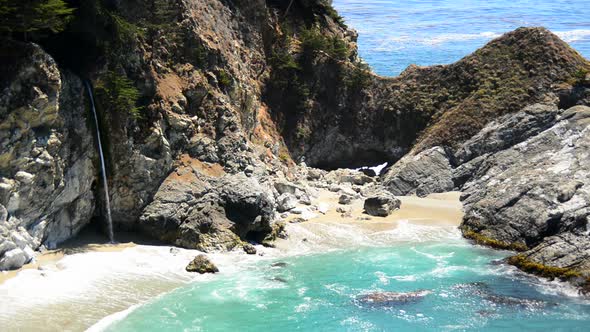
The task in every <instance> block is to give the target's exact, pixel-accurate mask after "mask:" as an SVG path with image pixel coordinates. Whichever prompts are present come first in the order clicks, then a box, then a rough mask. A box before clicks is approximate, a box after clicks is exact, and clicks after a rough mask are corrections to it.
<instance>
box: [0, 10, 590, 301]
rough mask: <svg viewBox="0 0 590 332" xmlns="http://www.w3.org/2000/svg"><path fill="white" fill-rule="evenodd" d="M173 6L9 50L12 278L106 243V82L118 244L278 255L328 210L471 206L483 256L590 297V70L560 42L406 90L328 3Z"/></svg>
mask: <svg viewBox="0 0 590 332" xmlns="http://www.w3.org/2000/svg"><path fill="white" fill-rule="evenodd" d="M155 3H156V2H154V6H155ZM165 3H166V5H165V8H159V10H153V8H152V7H151V6H148V5H142V4H140V2H136V1H130V2H127V1H125V2H123V1H106V2H103V1H99V0H94V1H84V2H82V3H81V4H80V7H79V9H78V10H77V12H76V17H75V18H74V19H73V21H72V22H71V23H70V28H68V29H66V30H65V31H63V32H61V33H60V34H57V35H53V36H50V37H43V38H39V39H38V40H37V41H36V43H31V42H24V41H18V40H9V41H8V40H6V41H3V47H2V48H1V51H0V58H1V60H2V61H1V65H0V72H1V73H2V75H1V77H2V79H1V82H0V89H1V91H2V92H1V95H0V269H2V270H6V269H15V268H19V267H20V266H22V265H23V264H26V263H27V262H29V261H30V260H31V259H33V257H34V251H37V250H44V249H50V248H55V247H56V246H58V245H59V244H60V243H62V242H63V241H65V240H67V239H69V238H72V237H74V236H76V234H77V233H78V232H79V231H80V230H81V229H82V228H84V227H86V226H88V225H89V224H92V223H94V224H97V225H103V227H104V222H103V220H104V214H105V212H104V211H105V206H104V205H105V202H104V200H103V199H102V197H104V192H103V191H102V190H103V188H102V186H101V182H100V181H99V175H100V172H101V167H100V163H99V161H98V153H97V152H96V148H95V146H96V145H95V140H96V137H95V136H94V135H95V134H94V132H95V131H94V126H95V124H94V122H93V119H92V116H91V113H90V106H89V96H88V94H87V92H86V91H85V89H84V81H88V82H90V83H91V84H92V86H93V87H94V95H95V98H96V102H97V111H98V113H99V114H98V115H99V126H100V128H101V130H102V139H103V142H105V144H104V145H105V155H106V164H107V167H106V169H107V171H106V173H107V177H108V182H109V186H110V189H111V190H110V192H109V196H110V200H111V209H112V216H113V222H114V226H115V230H126V231H133V232H142V233H143V234H145V235H147V236H150V237H152V238H155V239H158V240H161V241H164V242H165V243H169V244H172V245H176V246H180V247H184V248H191V249H199V250H201V251H205V252H214V251H225V250H232V249H234V248H246V247H247V245H246V244H247V243H250V242H252V243H262V244H265V245H269V246H272V245H273V240H275V239H276V238H277V237H282V236H286V234H285V232H284V227H283V225H284V223H285V222H292V221H293V220H294V219H297V220H298V221H299V222H301V221H305V220H306V219H309V218H311V216H313V215H318V214H326V213H328V212H329V211H326V209H331V210H332V211H335V210H336V209H338V211H337V213H338V214H341V215H344V216H346V214H347V213H351V211H350V209H349V208H348V206H349V205H351V204H354V203H353V202H355V201H356V202H357V203H358V202H363V204H364V208H365V211H366V212H367V213H368V214H364V215H365V216H366V217H367V218H369V214H371V215H373V217H370V218H380V217H382V216H383V215H387V214H389V213H391V212H393V211H395V209H396V208H398V207H399V203H400V202H399V200H397V198H396V197H395V196H401V195H413V194H415V195H418V196H426V195H429V194H433V193H442V192H448V191H455V190H457V191H461V192H462V196H461V200H462V202H463V204H464V210H465V215H464V217H463V223H462V225H461V230H462V231H463V234H464V236H465V237H467V238H470V239H473V240H474V241H475V242H477V243H480V244H483V245H488V246H493V247H496V248H500V249H510V250H515V251H519V253H518V254H517V255H515V256H514V257H512V258H510V259H509V260H508V261H509V262H510V263H511V264H514V265H516V266H517V267H519V268H521V269H522V270H524V271H526V272H531V273H535V274H538V275H541V276H545V277H549V278H559V279H563V280H569V281H571V282H573V283H575V284H576V285H579V286H580V287H581V289H582V290H584V289H585V290H586V291H588V290H589V288H590V265H589V262H590V235H589V229H588V221H589V218H590V187H589V186H590V184H589V183H588V181H589V180H588V179H589V178H590V177H589V175H590V174H589V172H590V169H589V166H588V161H589V160H590V129H589V126H590V108H589V107H588V106H590V76H589V75H588V72H589V71H590V63H589V62H588V61H587V60H586V59H584V58H583V57H581V56H580V55H579V54H578V53H577V52H576V51H575V50H573V49H572V48H571V47H569V46H568V45H567V44H566V43H565V42H563V41H561V40H560V39H559V38H558V37H557V36H555V35H554V34H552V33H551V32H550V31H548V30H546V29H543V28H520V29H517V30H515V31H513V32H510V33H507V34H505V35H504V36H502V37H500V38H498V39H495V40H493V41H492V42H490V43H489V44H487V45H486V46H484V47H483V48H481V49H479V50H477V51H476V52H475V53H473V54H472V55H469V56H467V57H465V58H464V59H462V60H460V61H458V62H457V63H454V64H451V65H447V66H433V67H417V66H411V67H409V68H408V69H407V70H406V71H404V72H403V73H402V74H401V75H400V76H398V77H395V78H387V77H379V76H377V75H375V74H373V73H371V72H370V70H369V69H368V68H367V66H366V65H364V64H363V63H362V61H361V60H360V59H359V58H358V56H357V50H356V38H357V35H356V32H354V31H352V30H350V29H348V28H347V27H346V26H345V25H344V24H343V23H342V20H341V19H340V18H339V17H338V15H337V13H336V12H335V11H334V10H333V8H332V7H331V6H330V4H329V3H328V2H325V1H321V0H307V1H294V2H293V3H294V4H293V5H292V6H288V5H287V4H286V3H284V2H282V1H272V0H266V1H265V0H255V1H232V2H229V1H222V0H207V1H186V0H179V1H174V2H170V3H168V2H165ZM162 6H164V5H162ZM89 18H92V19H89ZM383 162H388V163H389V165H390V167H388V168H387V169H386V170H385V172H384V173H383V174H382V175H380V176H373V175H374V174H370V172H361V171H352V170H347V169H340V170H335V169H337V168H355V167H361V166H369V165H376V164H379V163H383ZM325 192H330V193H332V195H335V197H338V204H332V205H330V206H328V207H326V206H323V205H322V204H316V203H315V202H317V197H319V196H321V195H322V193H325ZM402 203H403V202H402ZM352 219H353V220H355V222H359V223H362V222H364V221H366V220H356V219H355V218H352ZM360 219H362V218H360Z"/></svg>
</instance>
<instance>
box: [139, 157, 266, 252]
mask: <svg viewBox="0 0 590 332" xmlns="http://www.w3.org/2000/svg"><path fill="white" fill-rule="evenodd" d="M190 165H191V167H187V166H182V167H179V168H178V169H176V170H175V171H174V172H172V173H171V174H170V175H169V176H168V178H167V179H166V180H165V181H164V182H163V183H162V185H161V186H160V189H159V190H158V192H157V193H156V195H155V197H154V200H153V202H152V203H150V204H149V205H148V206H147V207H146V208H145V209H144V212H143V215H142V217H141V218H140V221H139V227H140V229H142V230H143V231H144V232H145V233H146V234H148V235H150V236H153V237H156V238H158V239H160V240H162V241H165V242H167V243H171V244H174V245H178V246H181V247H185V248H191V249H199V250H202V251H206V252H210V251H226V250H231V249H233V248H235V247H236V246H238V245H240V244H241V243H242V241H243V240H248V241H255V242H262V241H263V240H264V239H265V238H266V237H267V236H269V235H270V234H272V233H273V226H274V219H275V213H276V212H275V208H276V203H275V201H274V198H273V195H272V191H271V188H270V187H269V186H267V185H262V184H260V182H259V181H258V179H257V178H256V177H253V176H252V177H249V176H247V175H245V174H244V173H238V174H212V173H209V174H206V171H205V170H207V169H209V168H210V167H212V165H211V164H207V163H202V162H200V161H198V160H193V161H192V163H190Z"/></svg>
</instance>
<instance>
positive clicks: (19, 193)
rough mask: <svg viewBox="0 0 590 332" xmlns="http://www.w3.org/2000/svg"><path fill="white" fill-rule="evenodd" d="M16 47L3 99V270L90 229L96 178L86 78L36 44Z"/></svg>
mask: <svg viewBox="0 0 590 332" xmlns="http://www.w3.org/2000/svg"><path fill="white" fill-rule="evenodd" d="M13 46H14V49H15V50H16V52H17V54H14V57H13V58H10V59H3V61H6V62H5V65H7V64H10V65H11V67H10V68H6V67H4V68H3V70H4V71H5V74H6V75H5V76H4V77H2V83H1V84H2V86H1V89H2V93H1V97H0V211H2V212H1V213H0V235H1V237H0V269H10V268H18V267H20V266H21V265H22V264H24V263H27V262H28V261H30V260H31V258H32V257H33V252H32V250H36V249H38V248H39V247H40V246H41V245H45V246H46V247H54V246H55V245H56V244H58V243H60V242H62V241H64V240H66V239H68V238H70V237H72V236H73V235H75V234H76V233H77V232H78V231H79V230H80V229H81V228H82V227H83V226H85V225H86V224H87V223H88V222H89V221H90V217H91V216H92V213H93V212H94V204H95V203H94V194H93V192H92V183H93V181H94V179H95V176H96V174H97V172H96V169H95V167H94V164H93V160H94V159H95V157H96V153H95V147H94V141H93V137H92V134H91V130H90V128H88V127H87V119H86V116H87V110H86V104H85V102H86V99H85V96H84V89H83V86H82V83H81V81H80V80H79V79H78V78H76V77H75V76H73V75H71V74H69V73H65V72H64V73H62V72H60V71H59V69H58V67H57V65H56V63H55V61H54V60H53V59H52V58H51V57H50V56H49V55H48V54H47V53H45V52H44V51H43V50H42V49H41V48H40V47H39V46H37V45H34V44H26V45H25V44H18V45H17V44H15V45H13Z"/></svg>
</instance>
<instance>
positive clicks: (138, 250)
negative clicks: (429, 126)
mask: <svg viewBox="0 0 590 332" xmlns="http://www.w3.org/2000/svg"><path fill="white" fill-rule="evenodd" d="M399 198H400V200H402V207H401V209H399V210H397V211H395V212H394V213H393V214H392V215H390V216H389V217H386V218H379V217H371V220H362V221H359V220H356V219H355V218H356V217H358V215H360V214H362V203H363V201H362V200H358V201H355V202H354V203H353V204H352V205H350V206H351V207H352V210H353V211H352V217H350V218H344V217H342V216H341V215H340V214H339V213H337V212H336V208H337V207H339V206H342V205H339V204H337V200H338V195H337V194H336V193H331V192H328V191H320V194H319V195H318V197H317V199H314V200H313V201H314V204H319V203H325V204H329V208H328V211H327V212H326V213H325V214H321V213H318V214H317V216H316V218H312V219H310V220H308V221H306V222H303V223H299V224H291V223H288V222H287V231H288V233H289V235H290V236H289V237H288V238H287V239H286V240H277V241H276V242H275V244H276V248H265V247H262V246H261V245H257V246H256V249H257V250H258V253H259V254H258V255H246V254H245V253H244V252H242V251H241V250H239V251H235V250H234V251H232V252H228V253H206V255H207V256H208V257H209V258H210V259H211V260H212V261H213V262H214V263H215V264H216V265H217V266H218V267H219V269H220V271H221V272H220V274H221V275H224V274H226V275H227V274H232V273H239V271H241V270H243V269H248V268H249V266H251V265H252V264H255V263H257V262H260V261H263V260H272V259H280V258H281V257H291V256H297V255H306V254H313V253H321V252H328V251H330V250H333V249H343V248H350V247H354V246H359V247H360V246H363V245H370V246H375V245H377V246H383V245H392V246H395V244H396V243H398V242H408V241H420V240H422V239H420V238H421V237H423V238H425V239H428V236H423V235H424V234H425V232H430V231H431V230H432V231H434V232H435V233H433V235H432V236H434V237H435V238H436V237H438V236H441V234H444V235H445V236H447V235H448V234H451V236H453V237H457V236H459V235H458V232H457V230H456V228H457V227H456V226H457V225H458V224H459V223H460V216H462V212H461V203H460V202H458V194H457V193H448V194H444V195H437V196H434V197H427V198H418V197H399ZM364 216H367V215H364ZM436 216H439V218H436ZM288 219H289V218H288ZM288 219H287V220H288ZM408 232H409V233H408ZM441 232H442V233H441ZM444 232H446V233H444ZM313 233H315V234H316V235H317V238H312V237H311V236H310V234H313ZM127 235H129V234H127ZM125 237H126V235H125V234H119V236H118V238H120V239H125ZM334 240H335V241H334ZM101 241H102V243H101ZM104 241H105V240H104V238H101V237H99V236H96V234H94V235H93V234H90V235H88V234H83V235H82V236H80V237H79V238H76V239H75V240H74V241H72V242H70V243H67V245H66V246H65V247H64V248H61V249H58V250H54V251H48V252H45V253H42V254H40V255H38V256H37V257H36V258H35V262H34V263H32V264H28V265H27V266H25V267H23V268H22V269H20V270H15V271H11V272H9V273H3V274H0V277H1V278H2V279H0V294H1V295H2V296H3V298H4V299H6V302H7V303H8V302H10V303H11V306H10V307H6V308H2V309H1V310H0V320H2V321H4V320H6V321H7V322H10V324H8V325H6V329H7V330H8V331H12V330H28V329H33V330H35V329H39V326H41V325H40V324H45V325H42V326H44V327H45V328H47V329H48V330H51V329H52V328H57V327H61V328H65V329H68V330H74V331H78V330H85V329H88V328H91V330H93V331H94V330H101V329H104V327H106V326H108V325H109V324H110V323H112V322H111V321H110V320H111V319H112V317H113V315H115V316H114V317H119V319H121V318H124V312H130V311H131V310H130V308H136V307H139V306H141V305H142V304H144V303H146V302H148V301H150V300H152V299H154V298H156V297H158V296H160V295H162V294H165V293H168V292H170V291H172V290H174V289H176V288H178V287H182V286H183V285H186V284H188V283H191V282H197V281H199V280H210V279H211V278H215V275H198V274H191V273H188V272H185V271H184V268H185V266H186V264H188V262H189V261H190V260H191V259H192V258H194V257H195V256H196V255H198V254H200V253H201V252H199V251H197V250H188V249H180V248H174V247H171V246H167V245H161V244H156V243H149V242H148V243H147V244H144V243H145V242H146V241H145V239H143V240H142V239H132V240H130V241H129V242H122V243H118V244H114V245H113V244H105V243H104ZM93 242H94V243H93ZM96 242H98V243H96ZM142 242H143V243H142ZM72 283H74V284H75V285H74V284H72ZM72 312H76V318H75V319H74V317H73V314H72ZM109 317H110V318H109ZM105 320H106V321H105ZM97 324H98V325H97Z"/></svg>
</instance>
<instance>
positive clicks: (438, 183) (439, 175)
mask: <svg viewBox="0 0 590 332" xmlns="http://www.w3.org/2000/svg"><path fill="white" fill-rule="evenodd" d="M383 184H384V185H385V186H386V187H387V189H388V190H389V191H391V192H392V193H393V194H394V195H399V196H404V195H410V194H416V195H418V196H426V195H428V194H431V193H440V192H446V191H451V190H453V189H454V187H455V186H454V183H453V168H452V166H451V163H450V161H449V155H448V154H447V152H446V151H445V150H444V149H443V148H441V147H434V148H432V149H429V150H426V151H423V152H421V153H419V154H417V155H415V156H413V155H408V156H407V157H404V158H402V160H400V161H399V162H397V163H396V164H395V165H393V166H392V167H391V168H390V169H389V170H388V171H387V173H386V174H385V177H384V179H383Z"/></svg>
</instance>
